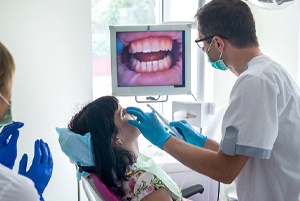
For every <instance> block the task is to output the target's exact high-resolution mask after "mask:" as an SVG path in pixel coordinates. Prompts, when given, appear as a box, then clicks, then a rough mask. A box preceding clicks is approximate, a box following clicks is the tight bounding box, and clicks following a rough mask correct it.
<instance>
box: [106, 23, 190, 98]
mask: <svg viewBox="0 0 300 201" xmlns="http://www.w3.org/2000/svg"><path fill="white" fill-rule="evenodd" d="M109 29H110V49H111V78H112V95H114V96H152V95H184V94H190V93H191V29H192V24H191V23H176V24H159V25H110V26H109ZM149 31H150V32H151V31H153V32H157V31H162V32H168V31H182V32H183V33H184V46H182V53H183V56H182V57H183V58H182V66H183V67H184V70H183V71H182V76H183V83H182V85H157V86H118V61H117V55H118V53H117V45H118V44H117V40H116V39H117V34H118V33H120V32H149Z"/></svg>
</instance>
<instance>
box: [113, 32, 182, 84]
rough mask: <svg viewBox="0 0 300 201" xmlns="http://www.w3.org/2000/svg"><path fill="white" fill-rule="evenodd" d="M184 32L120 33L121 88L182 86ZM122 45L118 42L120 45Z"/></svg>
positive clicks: (119, 74)
mask: <svg viewBox="0 0 300 201" xmlns="http://www.w3.org/2000/svg"><path fill="white" fill-rule="evenodd" d="M183 35H184V32H183V31H151V32H138V31H137V32H119V33H117V40H119V43H120V42H121V44H120V47H122V49H119V53H118V58H117V60H118V62H117V68H118V85H119V86H156V85H182V84H183V83H182V82H183V80H182V72H183V70H182V68H183V65H182V46H183V45H182V41H183V40H182V38H183V37H184V36H183ZM117 44H118V43H117Z"/></svg>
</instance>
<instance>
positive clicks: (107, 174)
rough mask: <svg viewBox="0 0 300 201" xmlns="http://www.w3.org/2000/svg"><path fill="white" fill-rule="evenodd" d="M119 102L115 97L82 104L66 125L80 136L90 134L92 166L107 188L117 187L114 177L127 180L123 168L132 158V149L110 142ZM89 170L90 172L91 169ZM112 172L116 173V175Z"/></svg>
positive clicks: (130, 162)
mask: <svg viewBox="0 0 300 201" xmlns="http://www.w3.org/2000/svg"><path fill="white" fill-rule="evenodd" d="M118 103H119V100H118V99H117V98H116V97H114V96H103V97H100V98H98V99H96V100H94V101H92V102H90V103H88V104H87V105H86V106H84V107H83V108H82V109H81V111H79V112H78V113H77V114H75V115H74V116H73V117H72V119H71V121H70V123H69V125H68V128H69V129H70V130H71V131H73V132H75V133H78V134H80V135H84V134H86V133H88V132H90V133H91V141H92V149H93V154H94V164H95V167H94V168H92V169H94V171H95V173H96V174H97V176H98V177H99V178H100V179H101V180H102V182H103V183H104V184H105V185H107V186H108V187H115V186H116V184H115V183H114V179H117V180H121V179H126V175H125V173H126V167H127V165H130V164H132V163H133V162H134V161H135V156H134V154H133V153H132V152H129V151H126V150H120V149H117V148H116V147H115V146H114V145H113V144H112V142H113V139H114V137H115V136H116V134H117V127H116V125H115V123H114V114H115V111H116V110H117V109H118ZM81 168H82V169H84V167H81ZM85 170H87V169H85ZM89 171H92V170H91V168H89ZM94 171H92V172H94ZM113 172H115V173H116V178H115V177H114V176H113Z"/></svg>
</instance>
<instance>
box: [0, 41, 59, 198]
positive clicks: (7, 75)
mask: <svg viewBox="0 0 300 201" xmlns="http://www.w3.org/2000/svg"><path fill="white" fill-rule="evenodd" d="M14 71H15V64H14V60H13V57H12V55H11V54H10V52H9V51H8V49H7V48H6V47H5V46H4V45H3V44H2V43H1V42H0V200H3V201H6V200H9V201H20V200H22V201H36V200H41V201H42V200H44V198H43V192H44V190H45V188H46V186H47V185H48V182H49V180H50V178H51V176H52V170H53V160H52V156H51V152H50V149H49V147H48V145H47V143H45V142H43V140H36V141H35V145H34V158H33V161H32V165H31V166H30V168H29V169H28V170H27V160H28V156H27V154H24V155H23V157H22V159H21V161H20V164H19V174H18V173H15V172H14V171H12V169H13V167H14V164H15V160H16V157H17V141H18V137H19V129H20V128H21V127H23V125H24V124H23V123H22V122H13V121H12V115H11V101H10V100H11V94H12V80H13V75H14Z"/></svg>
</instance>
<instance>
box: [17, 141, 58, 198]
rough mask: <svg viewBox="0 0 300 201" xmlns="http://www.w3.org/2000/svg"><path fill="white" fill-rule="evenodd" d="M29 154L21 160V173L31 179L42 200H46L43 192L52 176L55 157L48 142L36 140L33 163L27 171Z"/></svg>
mask: <svg viewBox="0 0 300 201" xmlns="http://www.w3.org/2000/svg"><path fill="white" fill-rule="evenodd" d="M27 161H28V156H27V154H24V155H23V157H22V159H21V160H20V165H19V174H21V175H24V176H25V177H28V178H29V179H31V180H32V181H33V183H34V186H35V188H36V189H37V191H38V193H39V195H40V200H44V198H43V192H44V190H45V188H46V186H47V185H48V182H49V180H50V178H51V176H52V170H53V159H52V155H51V152H50V149H49V146H48V144H47V143H45V142H44V141H43V140H36V141H35V144H34V157H33V160H32V165H31V167H30V168H29V170H28V171H26V167H27Z"/></svg>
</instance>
